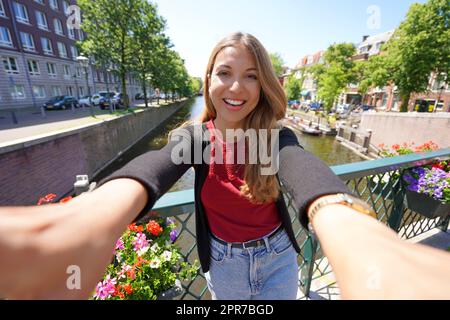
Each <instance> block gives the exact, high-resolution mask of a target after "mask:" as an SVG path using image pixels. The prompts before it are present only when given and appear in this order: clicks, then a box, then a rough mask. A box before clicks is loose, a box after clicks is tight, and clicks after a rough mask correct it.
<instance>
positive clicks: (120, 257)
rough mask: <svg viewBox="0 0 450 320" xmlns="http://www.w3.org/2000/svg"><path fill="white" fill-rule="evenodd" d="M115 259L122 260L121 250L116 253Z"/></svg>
mask: <svg viewBox="0 0 450 320" xmlns="http://www.w3.org/2000/svg"><path fill="white" fill-rule="evenodd" d="M116 259H117V261H119V262H122V252H117V253H116Z"/></svg>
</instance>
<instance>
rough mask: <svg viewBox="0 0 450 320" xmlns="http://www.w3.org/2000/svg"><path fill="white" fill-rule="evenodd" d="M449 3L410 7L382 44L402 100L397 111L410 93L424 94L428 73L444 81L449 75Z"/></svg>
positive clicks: (434, 1) (444, 0)
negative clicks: (434, 74) (391, 34)
mask: <svg viewBox="0 0 450 320" xmlns="http://www.w3.org/2000/svg"><path fill="white" fill-rule="evenodd" d="M449 25H450V2H449V1H448V0H429V1H428V2H426V3H424V4H420V3H414V4H413V5H411V7H410V9H409V11H408V13H407V15H406V19H405V20H404V21H403V22H402V23H401V24H400V26H399V28H398V29H397V30H396V31H395V33H394V35H393V36H392V38H391V39H390V40H389V41H388V43H387V44H386V50H387V52H388V54H387V57H386V59H387V60H388V64H390V65H391V66H394V67H393V68H391V71H392V74H391V77H392V80H393V82H394V83H395V84H396V86H397V87H398V89H399V92H400V96H401V97H402V100H403V102H402V107H401V111H407V103H408V101H409V97H410V96H411V93H413V92H426V91H427V87H428V82H429V76H430V74H431V73H432V72H435V73H436V74H437V75H438V80H444V78H446V77H447V75H448V74H449V71H450V28H449Z"/></svg>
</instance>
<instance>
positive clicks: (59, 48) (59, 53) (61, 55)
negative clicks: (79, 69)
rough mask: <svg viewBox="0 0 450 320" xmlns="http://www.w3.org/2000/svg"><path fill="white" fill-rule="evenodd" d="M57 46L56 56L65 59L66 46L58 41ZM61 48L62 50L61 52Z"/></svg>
mask: <svg viewBox="0 0 450 320" xmlns="http://www.w3.org/2000/svg"><path fill="white" fill-rule="evenodd" d="M57 46H58V56H59V57H60V58H67V57H68V56H67V47H66V45H65V44H64V43H62V42H59V41H58V43H57ZM62 48H64V50H61V49H62Z"/></svg>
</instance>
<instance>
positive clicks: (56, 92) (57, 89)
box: [52, 86, 62, 96]
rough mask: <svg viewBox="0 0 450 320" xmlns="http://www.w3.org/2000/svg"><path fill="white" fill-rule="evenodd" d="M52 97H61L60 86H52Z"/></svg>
mask: <svg viewBox="0 0 450 320" xmlns="http://www.w3.org/2000/svg"><path fill="white" fill-rule="evenodd" d="M52 93H53V96H62V91H61V87H60V86H52Z"/></svg>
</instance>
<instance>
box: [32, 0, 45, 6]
mask: <svg viewBox="0 0 450 320" xmlns="http://www.w3.org/2000/svg"><path fill="white" fill-rule="evenodd" d="M34 2H37V3H39V4H42V5H45V3H44V0H34Z"/></svg>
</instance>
